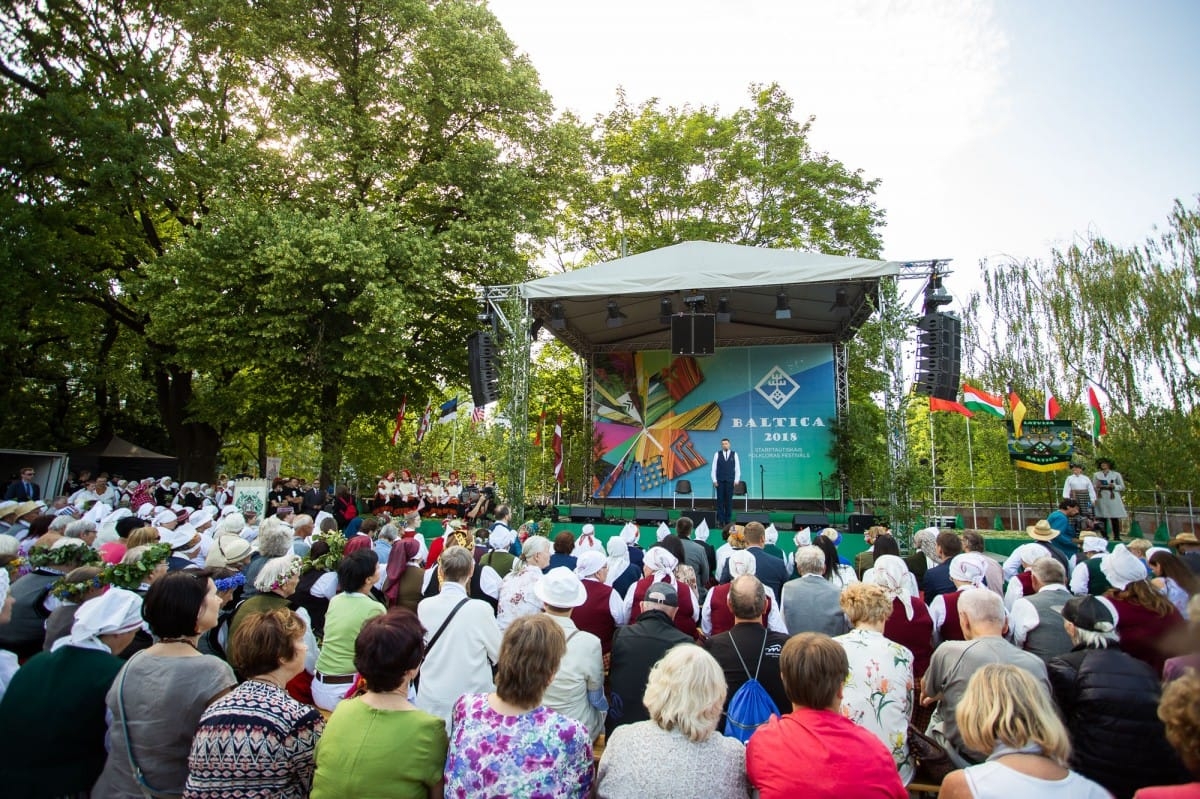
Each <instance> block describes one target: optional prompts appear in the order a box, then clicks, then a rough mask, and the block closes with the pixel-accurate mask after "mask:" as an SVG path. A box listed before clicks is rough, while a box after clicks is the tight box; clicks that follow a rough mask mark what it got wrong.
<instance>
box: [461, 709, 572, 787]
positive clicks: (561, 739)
mask: <svg viewBox="0 0 1200 799" xmlns="http://www.w3.org/2000/svg"><path fill="white" fill-rule="evenodd" d="M487 697H488V695H487V694H465V695H464V696H462V697H460V698H459V700H458V701H457V702H455V703H454V715H453V716H452V719H451V724H452V732H451V734H450V752H449V755H448V757H447V758H446V796H448V797H461V799H466V797H471V799H484V798H490V797H497V799H498V798H499V797H510V796H521V797H528V799H543V798H545V799H549V797H560V796H561V797H572V796H573V797H584V796H587V793H588V789H589V788H590V787H591V784H592V742H591V739H590V738H589V736H588V732H587V728H586V727H584V726H583V725H582V724H580V723H579V722H577V721H575V720H573V719H570V718H567V717H566V716H564V715H562V714H561V713H559V712H557V711H554V710H551V709H550V708H548V707H545V706H542V707H537V708H534V709H533V710H531V711H530V712H528V713H526V714H524V715H522V716H503V715H501V714H499V713H497V712H496V711H494V710H492V708H491V706H489V705H488V701H487Z"/></svg>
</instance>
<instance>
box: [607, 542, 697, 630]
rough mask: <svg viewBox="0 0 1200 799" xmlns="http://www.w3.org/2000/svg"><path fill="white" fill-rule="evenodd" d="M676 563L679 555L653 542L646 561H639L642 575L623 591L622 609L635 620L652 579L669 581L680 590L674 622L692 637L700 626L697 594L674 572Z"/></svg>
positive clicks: (631, 621)
mask: <svg viewBox="0 0 1200 799" xmlns="http://www.w3.org/2000/svg"><path fill="white" fill-rule="evenodd" d="M676 541H678V539H676ZM678 566H679V558H678V557H677V556H675V555H673V554H671V552H670V551H669V550H668V549H667V548H666V547H664V546H662V545H660V544H656V545H654V546H652V547H650V548H649V549H648V550H646V559H645V563H643V564H642V575H643V576H642V578H641V579H640V580H638V581H637V582H636V583H634V585H633V587H632V588H630V589H629V593H627V594H626V595H625V613H626V617H627V618H628V619H629V623H630V624H633V623H634V622H635V621H637V619H638V616H640V615H641V612H642V599H643V598H644V597H645V595H646V589H648V588H649V587H650V586H651V585H653V584H654V583H669V584H670V585H672V586H674V587H675V590H676V591H677V592H678V594H679V610H677V611H676V613H675V626H676V627H677V628H678V629H679V630H680V631H682V632H685V633H687V634H688V635H690V636H692V637H693V638H698V637H699V635H700V628H699V626H698V624H697V622H699V621H700V598H699V597H697V596H696V592H695V591H693V590H692V587H691V586H690V585H688V584H687V583H684V582H681V581H680V580H679V578H677V577H676V576H675V569H676V567H678Z"/></svg>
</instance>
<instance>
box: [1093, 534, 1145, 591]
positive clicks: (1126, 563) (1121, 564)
mask: <svg viewBox="0 0 1200 799" xmlns="http://www.w3.org/2000/svg"><path fill="white" fill-rule="evenodd" d="M1100 571H1102V572H1104V576H1105V577H1106V578H1107V579H1108V583H1109V585H1111V586H1112V587H1113V588H1115V589H1117V590H1118V591H1124V590H1125V588H1126V587H1127V586H1128V585H1129V584H1130V583H1136V582H1137V581H1138V580H1145V579H1146V578H1147V577H1148V576H1149V574H1148V572H1147V571H1146V564H1144V563H1143V562H1142V561H1140V560H1138V557H1137V555H1134V554H1133V553H1132V552H1130V551H1129V550H1128V549H1127V548H1126V547H1125V545H1124V544H1117V546H1116V548H1115V549H1113V551H1112V553H1111V554H1109V555H1108V556H1107V557H1106V558H1104V560H1102V561H1100Z"/></svg>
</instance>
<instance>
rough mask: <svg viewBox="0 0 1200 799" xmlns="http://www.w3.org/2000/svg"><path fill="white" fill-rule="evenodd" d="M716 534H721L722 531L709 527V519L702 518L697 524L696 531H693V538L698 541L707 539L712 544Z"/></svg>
mask: <svg viewBox="0 0 1200 799" xmlns="http://www.w3.org/2000/svg"><path fill="white" fill-rule="evenodd" d="M714 534H716V535H719V534H720V531H719V530H717V529H716V528H713V529H711V530H710V529H709V527H708V519H701V520H700V523H699V524H698V525H696V531H695V532H694V533H692V538H694V539H695V540H697V541H707V542H708V543H710V544H711V543H712V537H713V535H714Z"/></svg>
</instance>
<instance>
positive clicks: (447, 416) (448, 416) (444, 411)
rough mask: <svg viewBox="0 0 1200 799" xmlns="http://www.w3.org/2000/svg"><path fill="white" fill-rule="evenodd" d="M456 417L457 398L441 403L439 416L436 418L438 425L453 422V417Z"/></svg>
mask: <svg viewBox="0 0 1200 799" xmlns="http://www.w3.org/2000/svg"><path fill="white" fill-rule="evenodd" d="M456 416H458V397H455V398H454V399H452V400H450V401H449V402H443V403H442V407H441V409H440V411H439V416H438V424H445V423H446V422H453V421H454V417H456Z"/></svg>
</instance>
